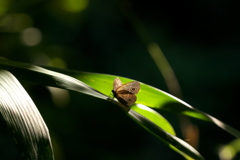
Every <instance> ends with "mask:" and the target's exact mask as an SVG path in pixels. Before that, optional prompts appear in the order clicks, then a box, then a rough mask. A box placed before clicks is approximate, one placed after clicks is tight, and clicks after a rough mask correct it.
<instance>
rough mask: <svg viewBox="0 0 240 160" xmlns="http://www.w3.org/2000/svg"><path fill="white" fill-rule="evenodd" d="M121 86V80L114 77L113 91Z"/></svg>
mask: <svg viewBox="0 0 240 160" xmlns="http://www.w3.org/2000/svg"><path fill="white" fill-rule="evenodd" d="M121 86H122V82H121V80H120V79H119V78H116V79H115V80H114V82H113V91H115V92H116V90H117V88H119V87H121Z"/></svg>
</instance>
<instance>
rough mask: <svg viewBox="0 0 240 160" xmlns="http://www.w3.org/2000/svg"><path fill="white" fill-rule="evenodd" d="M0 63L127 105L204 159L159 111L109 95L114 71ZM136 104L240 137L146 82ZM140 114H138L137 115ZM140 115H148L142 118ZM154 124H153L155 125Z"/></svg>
mask: <svg viewBox="0 0 240 160" xmlns="http://www.w3.org/2000/svg"><path fill="white" fill-rule="evenodd" d="M0 67H2V68H5V69H7V70H9V71H11V72H12V73H14V74H15V75H16V76H17V77H19V78H23V79H25V80H29V81H31V82H35V83H39V84H43V85H49V86H54V87H60V88H65V89H69V90H73V91H78V92H81V93H85V94H88V95H91V96H95V97H98V98H101V99H105V100H109V101H111V102H114V103H116V104H118V105H119V106H121V107H122V108H123V109H125V110H126V111H127V112H128V113H129V115H130V116H131V117H133V118H134V119H136V120H137V121H138V122H139V123H140V124H141V125H143V126H144V127H145V128H147V129H148V130H150V131H151V132H152V133H154V134H155V135H156V136H158V137H159V138H160V139H162V140H163V141H165V142H166V143H167V144H169V145H170V146H173V148H174V149H175V150H177V151H178V152H179V153H181V152H182V153H183V154H186V155H188V156H189V157H192V158H195V159H202V157H201V156H200V154H198V153H197V151H195V150H194V149H193V148H192V147H190V146H189V145H187V143H185V142H183V141H182V140H180V139H179V138H177V137H175V136H173V135H174V134H175V133H174V131H173V129H172V127H171V125H170V124H169V123H168V122H167V121H166V120H165V119H163V118H162V117H161V116H160V115H159V114H156V112H145V111H139V107H138V108H136V107H133V106H132V107H131V108H132V109H130V108H128V107H126V106H123V105H121V104H120V103H118V102H117V101H116V100H115V99H113V98H110V97H109V96H110V95H111V90H112V88H113V86H112V85H113V81H114V79H115V78H116V77H117V76H115V75H107V74H97V73H87V72H76V71H69V70H62V69H58V68H49V67H48V69H46V68H47V67H45V68H42V67H38V66H34V65H29V64H22V63H17V62H13V61H6V60H5V61H1V60H0ZM54 71H56V72H54ZM19 73H20V74H19ZM74 77H75V78H76V79H75V78H74ZM118 77H119V76H118ZM119 78H120V79H121V81H122V82H123V83H127V82H129V81H132V79H128V78H124V77H119ZM136 104H141V105H144V106H148V107H151V108H155V109H163V110H167V111H170V112H177V113H181V114H184V115H187V116H191V117H194V118H197V119H200V120H204V121H208V122H212V123H214V124H215V125H217V126H219V127H221V128H222V129H224V130H226V131H227V132H229V133H231V134H232V135H234V136H236V137H240V132H239V131H238V130H236V129H234V128H232V127H230V126H228V125H226V124H224V123H222V122H221V121H219V120H217V119H216V118H214V117H212V116H210V115H208V114H206V113H204V112H201V111H199V110H197V109H195V108H193V107H192V106H190V105H189V104H187V103H185V102H183V101H182V100H180V99H178V98H176V97H174V96H172V95H170V94H168V93H166V92H164V91H161V90H159V89H157V88H154V87H152V86H150V85H147V84H144V83H141V89H140V91H139V93H138V94H137V101H136ZM140 110H141V109H140ZM133 111H134V112H133ZM131 113H136V114H131ZM137 114H138V116H135V115H137ZM139 115H140V116H139ZM139 117H145V118H140V119H139ZM141 119H144V123H143V122H142V121H139V120H141ZM161 122H164V123H161ZM149 126H150V127H149ZM151 126H154V127H153V128H152V127H151ZM156 128H157V129H156ZM162 131H163V132H162ZM167 132H168V133H167ZM169 133H171V134H173V135H171V134H169ZM166 135H167V136H166ZM169 137H170V138H169Z"/></svg>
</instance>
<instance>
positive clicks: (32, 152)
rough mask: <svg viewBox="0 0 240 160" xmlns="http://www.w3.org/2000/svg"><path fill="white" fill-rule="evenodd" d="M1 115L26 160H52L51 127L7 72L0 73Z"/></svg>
mask: <svg viewBox="0 0 240 160" xmlns="http://www.w3.org/2000/svg"><path fill="white" fill-rule="evenodd" d="M0 95H1V96H0V112H1V114H2V117H3V119H4V120H5V121H6V123H7V126H8V127H9V130H10V131H11V133H12V134H13V137H14V139H15V142H16V145H17V146H18V148H19V150H20V151H21V155H22V156H23V158H24V159H46V160H52V159H54V158H53V151H52V144H51V140H50V136H49V132H48V128H47V126H46V124H45V122H44V120H43V119H42V116H41V115H40V113H39V111H38V109H37V107H36V106H35V104H34V103H33V101H32V100H31V98H30V97H29V95H28V94H27V92H26V91H25V90H24V88H23V87H22V86H21V84H20V83H19V82H18V80H17V79H16V78H15V77H14V76H13V75H12V74H11V73H10V72H8V71H4V70H0Z"/></svg>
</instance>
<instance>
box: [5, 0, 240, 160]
mask: <svg viewBox="0 0 240 160" xmlns="http://www.w3.org/2000/svg"><path fill="white" fill-rule="evenodd" d="M70 2H75V4H74V5H73V7H72V8H71V7H70V8H68V7H67V6H68V3H70ZM78 6H82V8H81V7H78ZM74 7H76V10H75V11H74V10H73V9H74ZM126 10H127V11H129V13H133V14H134V15H136V17H137V18H138V19H139V20H140V22H141V23H142V24H143V25H144V26H145V30H146V31H147V35H146V39H147V38H148V37H151V38H152V40H154V41H155V42H156V43H157V44H159V45H160V47H161V49H162V51H163V52H164V54H165V56H166V57H167V59H168V61H169V63H170V65H171V66H172V68H173V70H174V72H175V74H176V76H177V78H178V81H179V83H180V86H181V89H182V92H183V97H184V98H183V100H184V101H186V102H187V103H189V104H191V105H192V106H194V107H196V108H198V109H200V110H202V111H204V112H206V113H209V114H210V115H212V116H214V117H216V118H218V119H220V120H222V121H223V122H225V123H227V124H229V125H231V126H232V127H235V128H236V129H240V127H239V118H238V117H239V116H238V115H239V112H238V107H239V101H238V95H239V94H238V92H239V89H240V85H239V80H240V75H239V71H240V63H239V58H240V55H239V51H240V46H239V42H240V41H239V40H240V29H239V28H240V23H239V22H240V21H239V14H240V13H239V12H240V10H239V8H238V7H237V3H236V2H235V1H233V0H230V1H216V0H208V1H200V0H197V1H191V0H186V1H158V3H156V2H155V1H147V2H146V1H131V0H130V1H117V0H113V1H110V0H101V1H93V0H92V1H90V0H81V1H74V0H72V1H67V0H61V1H57V0H38V1H31V0H21V1H16V0H15V1H14V0H2V1H1V2H0V56H2V57H5V58H8V59H11V60H15V61H20V62H27V63H32V64H38V65H49V66H55V67H61V68H66V69H71V70H79V71H88V72H97V73H107V74H114V75H119V76H125V77H129V78H133V79H136V80H138V81H141V82H144V83H146V84H149V85H152V86H155V87H157V88H159V89H162V90H164V91H167V92H168V89H167V86H166V84H165V82H164V79H163V77H162V75H161V73H160V72H159V71H158V69H157V67H156V65H155V64H154V61H153V60H152V58H151V57H150V55H149V53H148V51H147V48H146V45H145V43H144V40H143V39H142V38H140V35H139V32H138V31H137V30H136V28H135V27H134V22H133V21H132V19H131V16H130V15H128V14H124V11H126ZM29 28H34V30H33V31H34V32H33V33H31V34H30V36H31V35H32V36H34V35H35V34H36V37H39V38H40V39H39V42H36V43H35V44H32V45H31V44H30V45H29V44H27V43H26V42H25V41H24V40H23V37H24V35H26V31H27V29H29ZM37 33H40V34H37ZM38 35H40V36H38ZM21 83H22V84H23V85H24V87H25V88H26V90H27V91H28V93H29V94H30V96H31V97H32V99H33V100H34V102H35V104H36V105H37V107H38V108H39V110H40V112H41V114H42V116H43V118H44V120H45V121H46V124H47V125H48V127H49V130H50V133H51V137H52V141H53V145H54V150H55V154H56V159H59V160H66V159H94V160H95V159H101V160H107V159H109V160H111V159H114V160H116V159H119V160H120V159H125V160H127V159H129V160H130V159H138V160H146V159H151V160H156V159H166V160H168V159H169V160H172V159H183V158H182V157H181V156H180V155H178V154H177V153H175V152H174V151H172V150H171V149H169V148H168V147H167V146H165V145H164V144H163V143H162V142H161V141H159V140H158V139H157V138H155V137H154V136H152V135H151V134H149V133H148V132H146V131H145V130H144V129H142V128H141V127H140V126H138V125H137V124H136V123H135V122H133V121H132V119H130V118H129V117H128V116H127V115H126V114H125V113H124V112H122V110H121V109H120V108H118V107H117V106H115V105H114V104H112V103H109V102H107V101H103V100H100V99H96V98H93V97H90V96H86V95H83V94H80V93H75V92H69V95H70V101H69V103H66V105H64V106H58V105H56V104H55V103H53V101H52V99H51V92H50V91H49V89H47V88H46V87H44V86H38V85H35V84H29V83H28V82H25V81H21ZM160 113H162V114H163V115H165V116H166V118H167V119H168V120H169V121H170V122H171V123H172V124H173V126H174V127H176V130H177V133H178V135H179V136H180V137H181V131H180V130H179V122H178V120H179V119H178V118H177V116H176V114H174V113H167V112H162V111H160ZM191 121H192V122H193V123H194V124H195V125H196V126H198V127H199V128H198V129H199V132H200V136H199V146H198V147H199V148H198V150H199V152H200V153H201V154H202V155H203V156H204V157H205V158H206V159H211V160H214V159H219V158H218V156H217V151H218V148H219V147H220V146H221V145H224V144H227V143H229V142H230V141H231V140H233V139H234V137H232V136H231V135H229V134H228V133H226V132H224V131H223V130H221V129H219V128H218V127H216V126H215V125H213V124H209V123H207V122H202V121H199V120H195V119H191ZM0 124H1V125H0V127H1V132H0V141H1V144H0V148H1V149H0V150H1V153H0V158H1V159H18V157H19V155H18V152H17V150H16V148H15V146H14V145H13V142H12V140H11V139H10V137H9V136H8V133H7V130H6V126H5V124H4V122H3V121H1V122H0Z"/></svg>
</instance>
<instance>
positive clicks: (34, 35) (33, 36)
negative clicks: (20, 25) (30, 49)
mask: <svg viewBox="0 0 240 160" xmlns="http://www.w3.org/2000/svg"><path fill="white" fill-rule="evenodd" d="M21 39H22V42H23V43H24V44H25V45H27V46H35V45H37V44H39V43H40V42H41V40H42V34H41V32H40V30H39V29H37V28H27V29H25V30H24V31H23V32H22V36H21Z"/></svg>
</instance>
